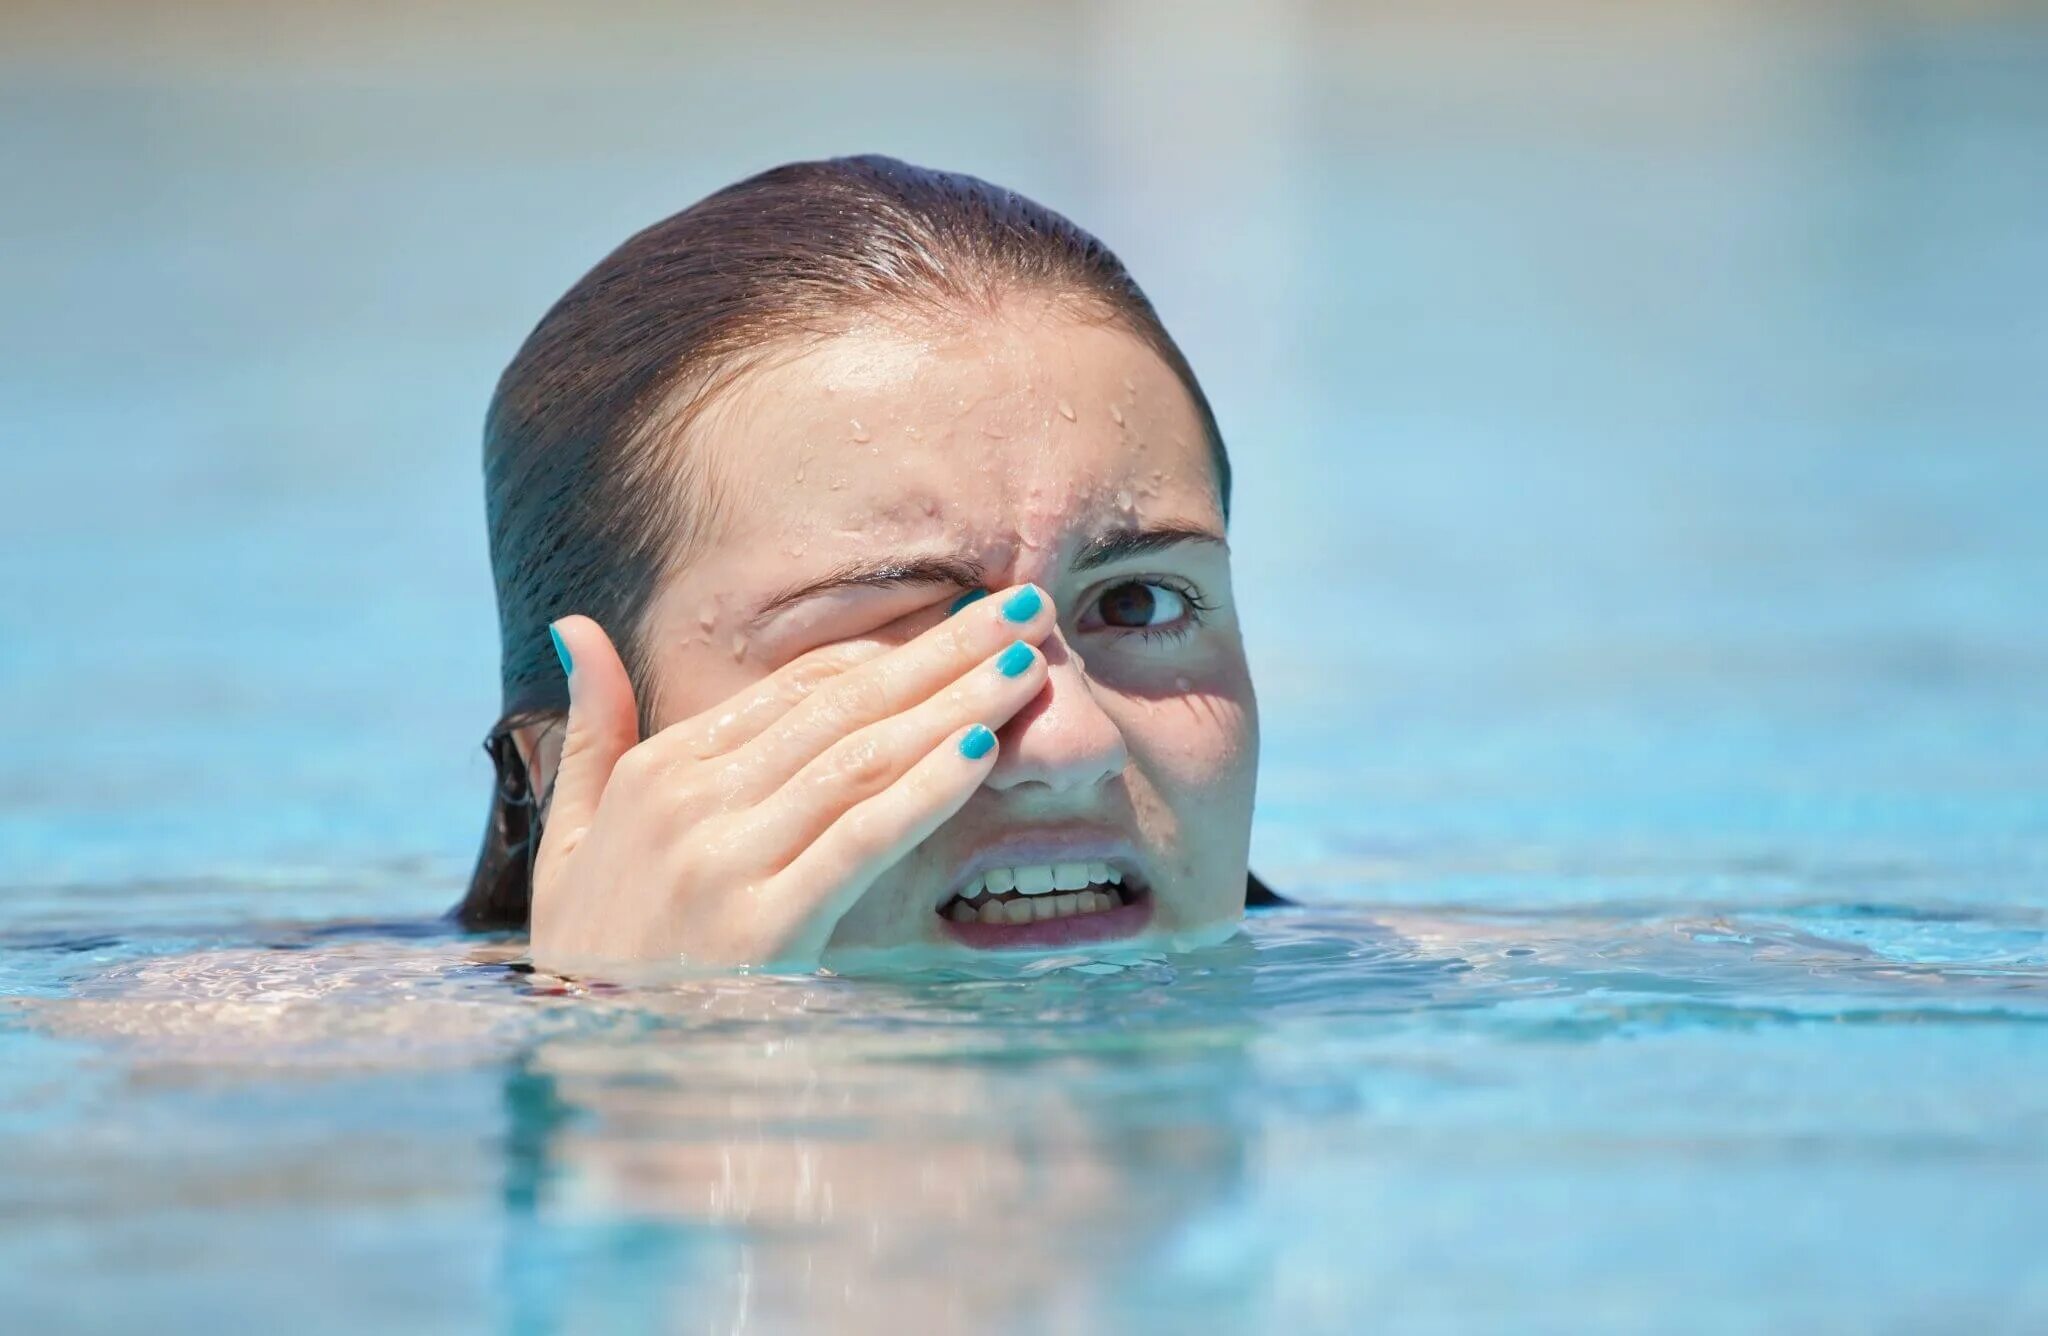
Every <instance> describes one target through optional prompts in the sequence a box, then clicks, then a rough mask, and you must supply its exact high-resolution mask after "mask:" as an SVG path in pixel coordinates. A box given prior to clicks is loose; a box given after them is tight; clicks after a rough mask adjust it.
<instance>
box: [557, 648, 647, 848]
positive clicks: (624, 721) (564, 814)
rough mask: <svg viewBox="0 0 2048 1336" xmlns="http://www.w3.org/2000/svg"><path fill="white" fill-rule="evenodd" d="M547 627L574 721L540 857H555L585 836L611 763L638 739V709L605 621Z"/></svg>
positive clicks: (564, 743)
mask: <svg viewBox="0 0 2048 1336" xmlns="http://www.w3.org/2000/svg"><path fill="white" fill-rule="evenodd" d="M548 634H549V635H550V636H552V637H553V638H554V642H555V652H556V653H557V654H559V655H560V656H561V659H562V671H563V673H565V674H566V675H567V676H568V678H569V721H568V727H567V729H566V730H565V731H564V733H563V735H562V759H561V761H560V762H559V763H558V764H557V765H556V766H555V783H554V788H553V790H552V791H551V793H550V796H549V799H548V813H547V826H546V828H545V829H544V830H543V831H542V833H541V847H540V851H539V860H538V861H540V862H543V863H554V862H558V861H559V860H560V859H561V858H562V857H563V856H565V855H566V854H567V853H568V852H569V850H571V849H573V848H574V847H575V846H576V845H577V844H579V843H581V842H582V839H583V832H584V831H586V830H588V829H589V828H590V823H591V822H592V821H593V820H595V819H596V817H597V804H598V800H599V799H600V798H602V797H604V790H605V785H606V784H607V783H609V782H610V780H611V777H612V767H614V766H616V765H617V764H618V763H619V758H620V757H621V756H624V755H625V754H626V752H627V751H628V750H629V749H630V748H631V747H632V746H633V745H634V744H635V743H637V742H639V741H640V716H639V710H638V708H637V707H636V706H635V705H634V703H633V683H632V681H631V679H629V678H628V677H627V676H626V665H625V664H624V663H622V662H621V661H620V659H619V652H618V650H616V649H614V648H613V647H612V640H611V637H610V636H608V635H606V634H605V633H604V628H603V627H601V626H599V625H598V624H597V623H596V622H594V621H592V620H590V618H588V617H583V616H571V617H564V618H562V619H561V620H560V621H558V622H556V623H555V624H554V625H552V626H550V627H549V628H548ZM538 879H540V878H539V877H538V876H537V877H536V880H538Z"/></svg>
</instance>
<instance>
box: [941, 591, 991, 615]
mask: <svg viewBox="0 0 2048 1336" xmlns="http://www.w3.org/2000/svg"><path fill="white" fill-rule="evenodd" d="M987 597H988V590H986V589H970V590H968V591H967V592H966V593H964V594H962V595H961V596H960V597H958V598H956V599H954V600H953V606H952V607H950V608H947V609H946V615H947V616H948V617H951V616H952V615H953V614H954V613H956V612H958V611H960V609H962V608H964V607H966V606H967V605H968V604H970V603H973V602H975V601H976V600H978V599H984V598H987Z"/></svg>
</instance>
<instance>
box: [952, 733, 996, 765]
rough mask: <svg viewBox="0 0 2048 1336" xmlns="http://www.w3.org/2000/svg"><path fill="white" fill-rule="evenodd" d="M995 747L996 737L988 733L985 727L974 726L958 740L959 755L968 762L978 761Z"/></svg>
mask: <svg viewBox="0 0 2048 1336" xmlns="http://www.w3.org/2000/svg"><path fill="white" fill-rule="evenodd" d="M995 745H996V735H995V734H993V733H991V732H989V731H988V728H987V726H986V725H983V724H976V725H975V726H974V727H972V728H970V729H968V730H967V733H966V736H964V737H962V738H961V739H960V754H961V755H962V756H965V757H966V758H967V759H968V760H970V761H979V760H980V759H981V758H982V757H984V756H986V755H988V752H989V748H991V747H993V746H995Z"/></svg>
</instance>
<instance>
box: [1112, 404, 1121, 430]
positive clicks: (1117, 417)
mask: <svg viewBox="0 0 2048 1336" xmlns="http://www.w3.org/2000/svg"><path fill="white" fill-rule="evenodd" d="M1109 418H1110V421H1112V422H1114V423H1116V425H1117V426H1119V427H1121V426H1123V425H1124V410H1123V409H1121V408H1118V407H1117V406H1116V405H1115V404H1111V405H1110V406H1109Z"/></svg>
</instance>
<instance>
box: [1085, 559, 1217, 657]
mask: <svg viewBox="0 0 2048 1336" xmlns="http://www.w3.org/2000/svg"><path fill="white" fill-rule="evenodd" d="M1129 584H1151V585H1158V586H1160V587H1161V588H1164V589H1171V590H1172V591H1173V592H1174V593H1175V594H1177V595H1179V596H1180V600H1181V602H1182V603H1184V604H1186V605H1187V615H1186V616H1185V617H1183V618H1181V620H1180V621H1179V622H1178V623H1176V624H1175V625H1172V626H1161V627H1152V626H1111V627H1105V628H1104V629H1105V630H1109V631H1114V632H1116V634H1117V635H1118V636H1120V637H1121V636H1139V637H1141V638H1142V639H1144V640H1146V641H1148V642H1150V641H1157V640H1183V639H1185V638H1186V637H1187V636H1188V635H1189V633H1191V632H1192V631H1193V630H1194V629H1195V628H1196V627H1198V626H1201V625H1202V624H1203V622H1204V614H1205V613H1208V612H1210V611H1213V610H1214V608H1215V606H1216V605H1215V604H1213V603H1211V602H1209V601H1208V600H1207V599H1205V598H1203V597H1202V593H1201V591H1200V590H1198V589H1196V588H1195V587H1194V586H1193V585H1191V584H1189V583H1188V582H1187V581H1186V580H1183V579H1181V578H1180V577H1178V576H1173V575H1134V576H1131V577H1129V578H1128V579H1123V580H1118V581H1117V582H1116V583H1115V584H1112V585H1106V586H1104V588H1103V589H1102V592H1101V593H1100V594H1097V595H1096V597H1097V598H1098V599H1099V598H1101V597H1102V595H1103V594H1107V593H1109V592H1110V591H1111V590H1113V589H1120V588H1122V587H1123V586H1125V585H1129Z"/></svg>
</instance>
